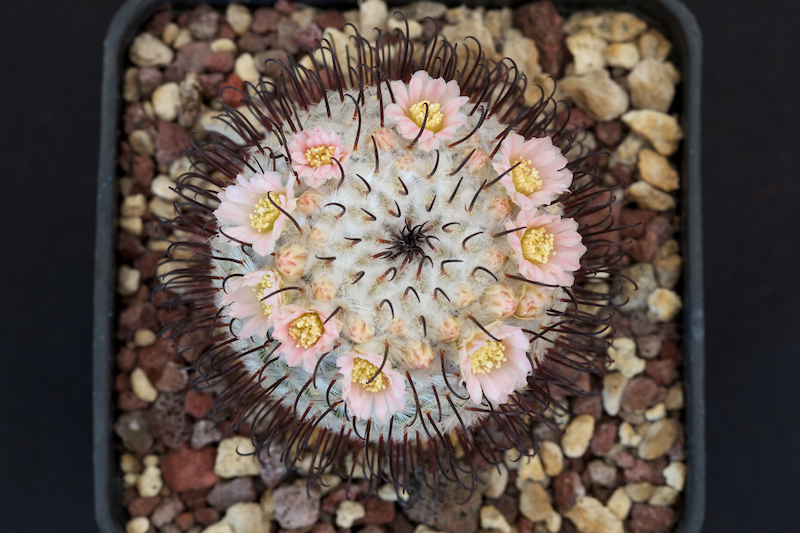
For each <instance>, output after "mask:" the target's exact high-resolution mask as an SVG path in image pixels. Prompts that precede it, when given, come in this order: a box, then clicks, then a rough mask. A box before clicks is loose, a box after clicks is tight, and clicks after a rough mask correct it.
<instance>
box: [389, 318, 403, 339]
mask: <svg viewBox="0 0 800 533" xmlns="http://www.w3.org/2000/svg"><path fill="white" fill-rule="evenodd" d="M389 333H391V334H392V335H398V336H403V335H405V334H407V333H408V323H407V322H406V319H405V318H403V317H401V316H399V317H397V318H395V319H394V320H392V325H391V326H389Z"/></svg>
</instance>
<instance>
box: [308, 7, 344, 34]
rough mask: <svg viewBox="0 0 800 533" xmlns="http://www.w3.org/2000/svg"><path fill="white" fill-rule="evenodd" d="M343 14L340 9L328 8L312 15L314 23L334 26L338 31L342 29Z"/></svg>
mask: <svg viewBox="0 0 800 533" xmlns="http://www.w3.org/2000/svg"><path fill="white" fill-rule="evenodd" d="M344 23H345V19H344V15H343V14H342V12H341V11H336V10H335V9H328V10H326V11H323V12H322V13H320V14H319V15H317V16H316V17H314V24H316V25H317V26H319V27H320V28H322V29H323V30H324V29H325V28H336V29H337V30H339V31H343V30H344Z"/></svg>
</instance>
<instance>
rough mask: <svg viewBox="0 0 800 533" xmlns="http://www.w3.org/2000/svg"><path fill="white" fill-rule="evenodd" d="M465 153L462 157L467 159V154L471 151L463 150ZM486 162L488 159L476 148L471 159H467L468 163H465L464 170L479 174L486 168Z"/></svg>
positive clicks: (484, 153)
mask: <svg viewBox="0 0 800 533" xmlns="http://www.w3.org/2000/svg"><path fill="white" fill-rule="evenodd" d="M465 151H466V154H464V157H467V154H469V152H471V151H472V150H465ZM487 162H488V158H487V157H486V152H484V151H483V150H481V149H480V148H478V149H476V150H475V153H474V154H472V157H470V158H469V161H467V164H466V165H465V168H466V170H467V171H468V172H479V171H480V170H482V169H483V168H484V167H486V163H487Z"/></svg>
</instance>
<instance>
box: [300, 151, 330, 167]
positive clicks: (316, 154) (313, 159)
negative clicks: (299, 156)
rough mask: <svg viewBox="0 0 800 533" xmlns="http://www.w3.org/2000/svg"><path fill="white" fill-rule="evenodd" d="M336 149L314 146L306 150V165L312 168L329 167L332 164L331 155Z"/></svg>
mask: <svg viewBox="0 0 800 533" xmlns="http://www.w3.org/2000/svg"><path fill="white" fill-rule="evenodd" d="M335 151H336V148H334V147H333V146H314V147H311V148H309V149H308V150H306V153H305V157H306V163H307V164H308V166H310V167H312V168H317V167H321V166H322V165H330V164H331V163H333V154H334V152H335Z"/></svg>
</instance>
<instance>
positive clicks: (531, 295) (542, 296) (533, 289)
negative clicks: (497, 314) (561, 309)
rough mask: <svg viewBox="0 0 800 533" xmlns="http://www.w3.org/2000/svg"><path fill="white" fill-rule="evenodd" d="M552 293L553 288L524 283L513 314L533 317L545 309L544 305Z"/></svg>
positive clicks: (521, 316)
mask: <svg viewBox="0 0 800 533" xmlns="http://www.w3.org/2000/svg"><path fill="white" fill-rule="evenodd" d="M552 293H553V289H548V288H547V287H537V286H535V285H528V284H526V285H525V288H524V289H523V290H522V296H520V298H519V303H518V304H517V310H516V311H514V315H515V316H517V317H519V318H533V317H535V316H536V315H538V314H539V312H540V311H544V310H545V305H546V304H547V302H548V301H549V300H550V295H551V294H552Z"/></svg>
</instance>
